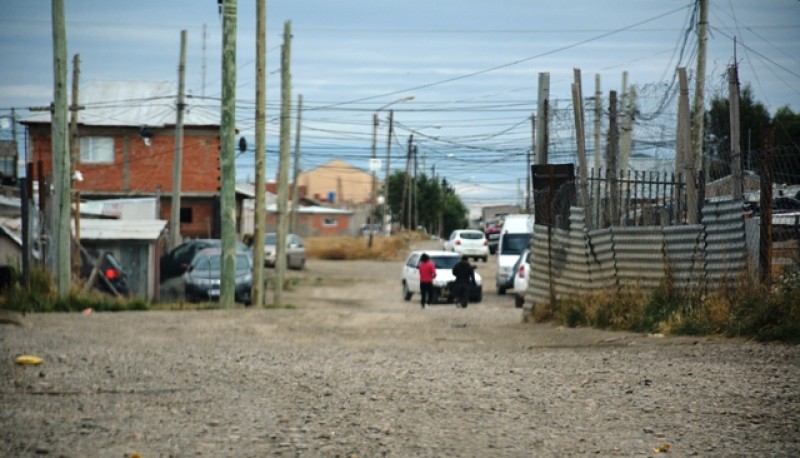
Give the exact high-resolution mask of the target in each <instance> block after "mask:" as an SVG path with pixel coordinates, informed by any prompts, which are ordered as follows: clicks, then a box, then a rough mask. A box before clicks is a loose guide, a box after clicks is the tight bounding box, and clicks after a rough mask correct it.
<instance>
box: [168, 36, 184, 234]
mask: <svg viewBox="0 0 800 458" xmlns="http://www.w3.org/2000/svg"><path fill="white" fill-rule="evenodd" d="M186 36H187V35H186V30H181V53H180V60H179V61H178V105H177V106H176V107H175V108H176V115H175V155H174V156H173V158H172V200H171V202H170V213H169V214H170V217H169V247H170V249H173V248H175V247H176V246H178V245H180V243H181V171H182V165H183V111H184V108H185V107H186V105H185V103H184V90H185V89H184V88H185V87H186V84H185V81H186Z"/></svg>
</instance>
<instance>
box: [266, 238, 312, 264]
mask: <svg viewBox="0 0 800 458" xmlns="http://www.w3.org/2000/svg"><path fill="white" fill-rule="evenodd" d="M277 251H278V234H276V233H274V232H269V233H267V234H266V235H265V236H264V266H265V267H275V257H276V256H277ZM305 265H306V247H305V245H304V244H303V238H302V237H300V236H299V235H297V234H288V235H287V236H286V266H287V267H288V268H290V269H298V270H301V269H303V267H305Z"/></svg>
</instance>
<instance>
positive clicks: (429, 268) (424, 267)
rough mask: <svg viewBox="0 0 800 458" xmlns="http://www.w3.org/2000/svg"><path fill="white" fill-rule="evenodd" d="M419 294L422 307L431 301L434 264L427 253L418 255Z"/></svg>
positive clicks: (434, 275)
mask: <svg viewBox="0 0 800 458" xmlns="http://www.w3.org/2000/svg"><path fill="white" fill-rule="evenodd" d="M417 269H419V296H420V298H421V299H420V301H421V305H422V308H425V307H426V306H427V305H431V303H432V302H433V279H434V278H436V265H435V264H434V263H433V262H432V261H431V258H430V256H428V253H422V256H420V257H419V265H418V266H417Z"/></svg>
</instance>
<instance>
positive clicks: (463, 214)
mask: <svg viewBox="0 0 800 458" xmlns="http://www.w3.org/2000/svg"><path fill="white" fill-rule="evenodd" d="M405 184H406V173H405V172H402V171H396V172H394V173H393V174H392V175H391V176H389V196H388V199H389V201H388V204H389V205H388V206H389V212H390V213H391V215H392V221H395V222H400V224H401V225H405V224H404V223H405V222H406V221H408V212H409V205H408V202H406V203H405V204H403V202H402V200H403V197H404V195H403V187H404V186H405ZM408 187H409V188H412V189H413V190H414V192H413V194H412V195H414V196H416V199H417V205H416V206H415V208H416V209H417V211H418V212H419V214H418V215H417V223H418V224H419V225H420V226H422V227H424V228H426V229H427V230H428V231H430V232H438V235H442V234H449V233H450V231H452V230H454V229H462V228H464V227H466V225H467V215H468V210H467V207H466V206H465V205H464V203H463V202H461V199H460V198H459V197H458V196H457V195H456V193H455V189H453V188H452V187H451V186H449V185H448V184H447V180H445V179H442V180H441V182H439V181H437V180H435V179H433V178H430V177H428V176H427V175H426V174H424V173H422V174H420V175H418V176H417V177H416V179H414V177H412V176H409V180H408ZM409 192H410V190H406V193H405V198H406V201H407V200H408V195H409ZM401 208H402V212H403V214H402V215H401V214H400V211H401Z"/></svg>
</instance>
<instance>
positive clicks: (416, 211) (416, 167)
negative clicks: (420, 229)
mask: <svg viewBox="0 0 800 458" xmlns="http://www.w3.org/2000/svg"><path fill="white" fill-rule="evenodd" d="M411 154H412V155H413V156H414V186H412V188H411V192H412V194H413V195H414V200H413V201H412V202H413V203H414V205H413V206H412V207H411V208H412V209H413V210H414V212H413V214H412V216H413V218H412V220H411V222H412V223H413V224H414V225H413V226H412V227H413V229H412V230H413V231H416V230H417V226H419V195H418V191H419V185H418V184H417V172H418V170H419V161H418V156H417V145H414V151H413V152H412V153H411Z"/></svg>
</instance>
